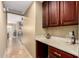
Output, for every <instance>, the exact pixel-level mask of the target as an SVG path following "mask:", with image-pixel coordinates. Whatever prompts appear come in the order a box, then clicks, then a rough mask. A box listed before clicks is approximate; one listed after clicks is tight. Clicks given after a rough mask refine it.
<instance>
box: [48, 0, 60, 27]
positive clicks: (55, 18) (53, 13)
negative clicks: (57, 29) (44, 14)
mask: <svg viewBox="0 0 79 59" xmlns="http://www.w3.org/2000/svg"><path fill="white" fill-rule="evenodd" d="M48 9H49V10H48V12H49V15H48V26H50V27H51V26H58V25H59V2H58V1H53V2H52V1H50V2H49V7H48Z"/></svg>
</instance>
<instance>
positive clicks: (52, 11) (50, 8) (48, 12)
mask: <svg viewBox="0 0 79 59" xmlns="http://www.w3.org/2000/svg"><path fill="white" fill-rule="evenodd" d="M78 6H79V5H78V2H76V1H49V2H43V27H54V26H63V25H77V24H78V9H79V7H78Z"/></svg>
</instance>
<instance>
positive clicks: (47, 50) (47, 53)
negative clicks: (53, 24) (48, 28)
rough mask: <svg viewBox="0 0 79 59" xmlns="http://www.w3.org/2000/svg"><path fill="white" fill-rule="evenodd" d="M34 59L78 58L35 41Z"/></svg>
mask: <svg viewBox="0 0 79 59" xmlns="http://www.w3.org/2000/svg"><path fill="white" fill-rule="evenodd" d="M36 57H37V58H78V57H77V56H75V55H72V54H70V53H67V52H65V51H62V50H60V49H57V48H55V47H51V46H49V45H47V44H44V43H42V42H40V41H37V40H36Z"/></svg>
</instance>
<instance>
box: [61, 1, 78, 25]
mask: <svg viewBox="0 0 79 59" xmlns="http://www.w3.org/2000/svg"><path fill="white" fill-rule="evenodd" d="M76 11H77V10H76V2H74V1H62V2H60V20H61V24H62V25H75V24H78V19H77V17H76V16H77V14H76Z"/></svg>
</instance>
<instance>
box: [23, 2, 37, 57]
mask: <svg viewBox="0 0 79 59" xmlns="http://www.w3.org/2000/svg"><path fill="white" fill-rule="evenodd" d="M22 41H23V43H24V45H25V46H26V48H27V50H28V51H29V53H30V54H31V55H32V56H33V57H35V56H36V50H35V49H36V48H35V47H36V46H35V45H36V44H35V2H33V3H32V5H31V6H30V8H29V9H28V11H27V13H26V15H25V18H24V24H23V40H22Z"/></svg>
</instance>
